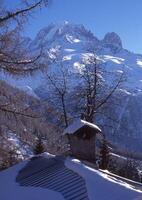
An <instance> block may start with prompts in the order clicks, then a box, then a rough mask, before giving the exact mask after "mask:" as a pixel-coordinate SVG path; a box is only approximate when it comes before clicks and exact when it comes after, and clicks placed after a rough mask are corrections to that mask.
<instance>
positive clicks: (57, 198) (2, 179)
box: [0, 162, 64, 200]
mask: <svg viewBox="0 0 142 200" xmlns="http://www.w3.org/2000/svg"><path fill="white" fill-rule="evenodd" d="M26 163H27V162H22V163H21V164H19V165H15V166H14V167H11V168H9V169H7V170H5V171H3V172H1V173H0V200H64V199H63V197H62V196H61V195H60V194H59V193H58V192H54V191H51V190H49V189H43V188H39V187H21V186H19V185H18V183H16V182H15V177H16V176H17V174H18V171H19V170H20V169H21V168H23V167H24V166H25V165H26Z"/></svg>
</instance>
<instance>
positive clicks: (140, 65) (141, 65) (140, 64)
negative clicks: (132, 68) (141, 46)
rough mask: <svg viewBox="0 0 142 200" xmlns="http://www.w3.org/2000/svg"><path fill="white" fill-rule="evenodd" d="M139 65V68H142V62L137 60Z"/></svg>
mask: <svg viewBox="0 0 142 200" xmlns="http://www.w3.org/2000/svg"><path fill="white" fill-rule="evenodd" d="M137 65H139V67H142V60H139V59H138V60H137Z"/></svg>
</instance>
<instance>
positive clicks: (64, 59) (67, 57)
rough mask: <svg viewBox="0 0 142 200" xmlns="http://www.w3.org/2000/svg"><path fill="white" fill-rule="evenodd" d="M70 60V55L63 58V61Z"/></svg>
mask: <svg viewBox="0 0 142 200" xmlns="http://www.w3.org/2000/svg"><path fill="white" fill-rule="evenodd" d="M71 59H72V55H67V56H64V57H63V61H67V60H71Z"/></svg>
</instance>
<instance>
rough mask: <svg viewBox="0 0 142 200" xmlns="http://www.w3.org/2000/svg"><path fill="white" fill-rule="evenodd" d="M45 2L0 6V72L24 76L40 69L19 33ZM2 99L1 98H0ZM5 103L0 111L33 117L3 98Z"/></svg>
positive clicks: (0, 103)
mask: <svg viewBox="0 0 142 200" xmlns="http://www.w3.org/2000/svg"><path fill="white" fill-rule="evenodd" d="M47 3H48V1H47V0H30V1H27V0H20V1H19V6H18V7H16V8H15V9H11V10H8V9H7V8H6V7H5V6H4V4H2V3H1V5H0V70H1V71H3V72H6V73H9V74H10V75H17V76H19V75H21V74H22V75H25V74H27V73H32V72H34V71H35V70H38V69H41V68H42V67H43V66H44V65H41V63H40V62H39V58H40V56H41V51H40V52H38V53H37V55H34V56H31V55H30V52H29V51H28V50H27V49H26V48H25V47H24V45H23V38H22V37H21V31H22V30H23V28H24V25H25V23H26V22H27V20H28V17H29V16H30V15H31V14H32V13H33V12H34V11H35V10H36V9H39V8H41V7H43V6H46V4H47ZM0 97H1V98H4V97H3V96H0ZM5 99H6V101H4V102H0V110H1V111H3V112H6V113H13V114H14V115H15V116H16V115H23V116H26V117H35V116H33V115H31V114H30V113H28V110H27V109H25V110H22V109H21V110H17V109H15V108H14V107H13V106H12V105H11V102H10V99H8V97H6V96H5Z"/></svg>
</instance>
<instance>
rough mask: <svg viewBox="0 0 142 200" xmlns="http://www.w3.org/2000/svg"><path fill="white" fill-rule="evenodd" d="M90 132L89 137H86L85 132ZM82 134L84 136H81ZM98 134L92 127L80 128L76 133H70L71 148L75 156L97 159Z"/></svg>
mask: <svg viewBox="0 0 142 200" xmlns="http://www.w3.org/2000/svg"><path fill="white" fill-rule="evenodd" d="M85 133H86V134H87V135H88V134H90V137H89V138H87V139H86V138H84V134H85ZM81 135H82V137H81ZM95 141H96V134H95V133H94V131H93V130H92V129H88V128H87V129H86V128H84V129H83V130H80V131H79V132H78V133H76V134H74V135H69V142H70V149H71V153H72V155H73V156H74V157H76V158H79V159H83V160H95V158H96V156H95V148H96V145H95Z"/></svg>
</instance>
